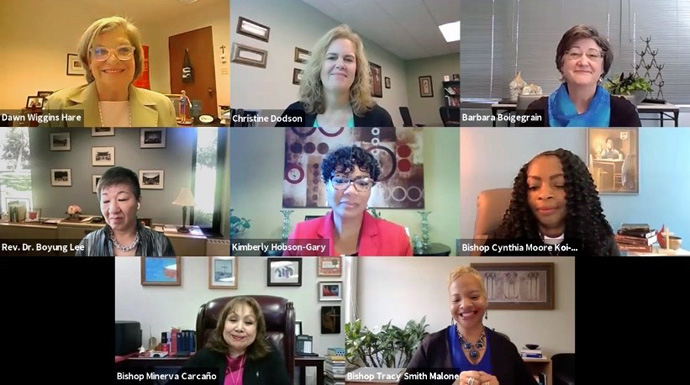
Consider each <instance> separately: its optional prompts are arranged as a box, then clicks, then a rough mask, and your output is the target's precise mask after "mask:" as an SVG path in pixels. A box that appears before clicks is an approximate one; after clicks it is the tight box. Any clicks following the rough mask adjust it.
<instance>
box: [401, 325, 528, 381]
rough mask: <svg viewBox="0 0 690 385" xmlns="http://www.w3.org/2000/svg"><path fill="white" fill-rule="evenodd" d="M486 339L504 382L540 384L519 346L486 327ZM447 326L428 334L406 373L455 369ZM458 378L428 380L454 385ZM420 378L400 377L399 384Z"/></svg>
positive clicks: (494, 373) (497, 371) (492, 364)
mask: <svg viewBox="0 0 690 385" xmlns="http://www.w3.org/2000/svg"><path fill="white" fill-rule="evenodd" d="M485 330H486V338H487V342H488V344H489V345H490V346H491V367H492V370H493V373H492V374H493V375H494V376H496V378H497V379H498V382H499V383H500V384H501V385H538V383H537V381H535V380H534V377H532V376H531V375H530V373H529V370H528V369H527V367H526V366H525V363H524V361H522V357H520V354H519V353H518V349H517V347H516V346H515V345H514V344H513V343H512V342H510V341H509V340H508V339H506V338H505V337H503V336H501V335H499V334H498V333H496V332H494V331H492V330H491V329H489V328H486V329H485ZM447 335H448V331H447V329H443V330H440V331H438V332H436V333H433V334H430V335H428V336H427V337H426V338H425V339H424V341H422V344H421V345H420V346H419V349H417V351H416V352H415V353H414V356H413V357H412V361H410V364H409V365H407V369H406V370H405V373H408V372H409V373H414V372H419V371H421V372H423V371H424V370H425V369H426V370H433V371H435V372H437V371H439V370H442V369H443V370H445V371H446V372H447V373H448V372H450V370H452V368H453V364H452V363H451V360H450V348H449V346H448V340H447V338H446V336H447ZM453 381H454V380H452V379H450V380H438V381H432V380H428V381H424V383H425V384H438V385H441V384H452V383H453ZM420 383H421V382H419V381H414V380H409V379H408V380H406V379H405V376H404V374H403V376H402V377H401V379H400V382H399V383H398V384H399V385H405V384H408V385H416V384H420Z"/></svg>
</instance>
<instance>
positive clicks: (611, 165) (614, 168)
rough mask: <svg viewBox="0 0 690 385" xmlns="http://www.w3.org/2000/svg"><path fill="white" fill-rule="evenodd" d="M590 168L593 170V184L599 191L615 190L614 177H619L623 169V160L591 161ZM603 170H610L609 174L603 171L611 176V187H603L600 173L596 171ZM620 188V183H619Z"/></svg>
mask: <svg viewBox="0 0 690 385" xmlns="http://www.w3.org/2000/svg"><path fill="white" fill-rule="evenodd" d="M592 166H593V168H594V170H592V171H594V183H595V184H596V185H597V187H599V191H601V190H602V189H603V190H616V188H617V187H616V177H617V176H618V177H619V182H620V177H621V176H622V175H623V174H622V172H621V171H622V168H623V159H592ZM602 166H603V167H602ZM604 168H607V169H610V171H611V172H608V171H605V172H606V173H608V174H610V175H611V185H610V187H608V186H605V185H604V183H602V182H603V181H602V180H601V172H598V171H596V170H597V169H600V170H603V169H604ZM620 184H621V186H622V183H620Z"/></svg>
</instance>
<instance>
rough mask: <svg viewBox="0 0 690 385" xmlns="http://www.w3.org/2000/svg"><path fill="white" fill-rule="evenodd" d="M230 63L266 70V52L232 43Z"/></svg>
mask: <svg viewBox="0 0 690 385" xmlns="http://www.w3.org/2000/svg"><path fill="white" fill-rule="evenodd" d="M230 60H231V61H232V62H235V63H239V64H244V65H248V66H253V67H259V68H266V62H267V61H268V51H266V50H263V49H259V48H254V47H250V46H248V45H244V44H238V43H232V58H231V59H230Z"/></svg>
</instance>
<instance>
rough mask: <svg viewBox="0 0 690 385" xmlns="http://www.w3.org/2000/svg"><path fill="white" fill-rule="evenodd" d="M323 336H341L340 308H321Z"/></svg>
mask: <svg viewBox="0 0 690 385" xmlns="http://www.w3.org/2000/svg"><path fill="white" fill-rule="evenodd" d="M321 334H340V306H321Z"/></svg>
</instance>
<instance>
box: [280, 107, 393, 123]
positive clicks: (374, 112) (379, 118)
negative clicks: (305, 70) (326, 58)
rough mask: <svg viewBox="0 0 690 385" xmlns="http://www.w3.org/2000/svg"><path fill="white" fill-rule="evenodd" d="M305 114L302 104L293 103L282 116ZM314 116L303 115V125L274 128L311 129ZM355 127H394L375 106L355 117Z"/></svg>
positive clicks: (390, 120)
mask: <svg viewBox="0 0 690 385" xmlns="http://www.w3.org/2000/svg"><path fill="white" fill-rule="evenodd" d="M302 114H305V112H304V104H302V102H294V103H292V104H290V105H289V106H288V108H286V109H285V111H284V112H283V115H282V116H293V117H294V116H301V115H302ZM314 120H316V114H305V115H304V123H303V124H301V125H300V124H295V123H278V124H276V127H312V126H313V125H314ZM355 127H394V126H393V119H392V118H391V115H390V114H389V113H388V111H386V110H385V109H384V108H383V107H381V106H379V105H375V106H374V107H373V108H372V109H371V110H369V111H368V112H367V113H366V114H364V116H357V115H355Z"/></svg>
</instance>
